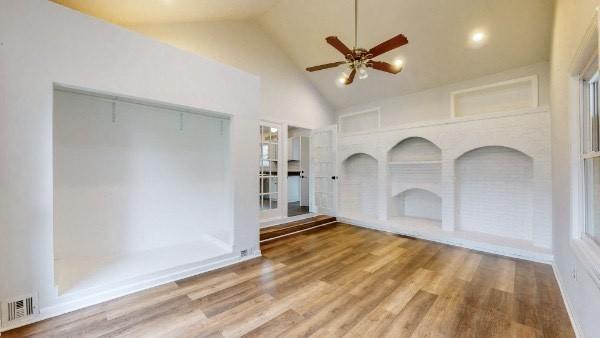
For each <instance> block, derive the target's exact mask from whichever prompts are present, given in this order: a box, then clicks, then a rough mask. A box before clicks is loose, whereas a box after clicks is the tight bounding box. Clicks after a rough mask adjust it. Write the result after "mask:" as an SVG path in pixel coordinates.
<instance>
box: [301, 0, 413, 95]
mask: <svg viewBox="0 0 600 338" xmlns="http://www.w3.org/2000/svg"><path fill="white" fill-rule="evenodd" d="M357 2H358V0H354V48H353V49H350V48H348V47H347V46H346V45H345V44H344V43H343V42H342V41H340V39H338V37H337V36H328V37H327V38H325V41H327V43H328V44H330V45H331V46H332V47H333V48H335V49H337V50H338V51H339V52H340V53H342V54H343V55H344V58H345V61H337V62H331V63H326V64H323V65H319V66H314V67H308V68H306V70H307V71H309V72H315V71H318V70H323V69H328V68H334V67H337V66H340V65H344V64H345V65H347V66H348V71H347V72H344V73H343V75H342V77H341V78H340V80H339V81H340V82H343V83H344V84H345V85H349V84H351V83H352V82H353V81H354V77H355V76H356V73H357V72H358V78H359V79H360V80H362V79H366V78H367V77H368V76H369V73H368V72H367V68H373V69H375V70H379V71H383V72H386V73H391V74H398V73H400V72H401V71H402V62H395V63H394V65H391V64H389V63H387V62H383V61H376V60H373V58H374V57H377V56H379V55H381V54H384V53H387V52H389V51H391V50H393V49H396V48H398V47H401V46H404V45H406V44H407V43H408V39H407V38H406V37H405V36H404V35H403V34H398V35H396V36H394V37H393V38H391V39H389V40H387V41H384V42H382V43H380V44H378V45H377V46H375V47H373V48H371V49H369V50H367V49H364V48H358V47H357V43H356V41H357V35H358V10H357Z"/></svg>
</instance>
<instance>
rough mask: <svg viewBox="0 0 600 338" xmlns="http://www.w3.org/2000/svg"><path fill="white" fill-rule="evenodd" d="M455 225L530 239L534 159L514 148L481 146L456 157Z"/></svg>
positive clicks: (461, 227) (464, 228) (497, 234)
mask: <svg viewBox="0 0 600 338" xmlns="http://www.w3.org/2000/svg"><path fill="white" fill-rule="evenodd" d="M455 171H456V201H455V203H456V220H455V222H456V227H457V228H458V229H462V230H467V231H476V232H484V233H487V234H492V235H496V236H502V237H508V238H516V239H522V240H526V241H531V240H532V239H533V159H532V158H531V157H529V156H527V155H525V154H523V153H520V152H518V151H516V150H514V149H509V148H504V147H483V148H479V149H475V150H473V151H470V152H468V153H466V154H464V155H462V156H461V157H459V158H458V159H457V160H456V168H455Z"/></svg>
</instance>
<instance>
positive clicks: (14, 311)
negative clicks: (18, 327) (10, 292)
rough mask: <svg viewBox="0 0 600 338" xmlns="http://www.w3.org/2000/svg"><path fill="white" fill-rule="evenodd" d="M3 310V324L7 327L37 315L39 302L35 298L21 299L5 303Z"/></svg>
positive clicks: (26, 297)
mask: <svg viewBox="0 0 600 338" xmlns="http://www.w3.org/2000/svg"><path fill="white" fill-rule="evenodd" d="M2 310H3V311H2V312H3V324H4V326H6V325H8V324H10V323H12V322H16V321H21V320H25V319H27V318H28V317H31V316H33V315H34V314H36V311H37V301H36V299H35V297H34V296H25V297H20V298H17V299H13V300H10V301H7V302H5V303H4V307H3V309H2Z"/></svg>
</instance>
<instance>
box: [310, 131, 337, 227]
mask: <svg viewBox="0 0 600 338" xmlns="http://www.w3.org/2000/svg"><path fill="white" fill-rule="evenodd" d="M336 149H337V126H335V125H333V126H329V127H325V128H322V129H315V130H313V131H312V133H311V137H310V167H311V169H310V186H311V188H310V193H311V199H310V202H311V203H310V211H311V212H317V213H321V214H326V215H330V216H335V215H336V208H337V181H338V180H337V162H336Z"/></svg>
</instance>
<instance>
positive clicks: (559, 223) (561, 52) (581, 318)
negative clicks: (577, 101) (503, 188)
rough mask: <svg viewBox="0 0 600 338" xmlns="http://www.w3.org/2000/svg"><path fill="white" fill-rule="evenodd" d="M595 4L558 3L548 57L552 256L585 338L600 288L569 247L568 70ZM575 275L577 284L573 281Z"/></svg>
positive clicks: (591, 0)
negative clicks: (550, 129) (552, 223)
mask: <svg viewBox="0 0 600 338" xmlns="http://www.w3.org/2000/svg"><path fill="white" fill-rule="evenodd" d="M599 4H600V2H599V1H597V0H579V1H570V0H558V1H557V3H556V9H555V22H554V35H553V42H552V56H551V75H552V82H551V96H552V103H551V106H552V188H553V213H552V215H553V218H554V236H553V237H554V257H555V264H556V266H557V267H558V272H559V276H560V279H561V280H562V284H563V285H562V286H563V289H564V291H565V293H566V296H567V299H568V301H569V303H570V304H571V307H572V309H573V311H574V315H575V319H576V322H577V323H578V325H579V326H580V328H581V330H582V331H583V333H584V334H585V336H586V337H596V336H597V335H598V332H600V321H599V320H598V314H599V313H600V289H599V286H598V285H596V284H594V282H593V281H592V279H591V278H590V276H589V275H588V273H587V272H586V269H585V268H584V267H583V265H582V264H581V262H580V261H579V260H578V259H577V258H576V257H575V254H574V252H573V250H572V248H571V246H570V243H569V242H570V238H571V232H570V229H571V224H570V223H571V221H570V217H571V216H570V214H571V210H570V203H571V201H570V175H571V172H570V166H569V163H570V140H569V137H570V136H569V135H570V133H569V128H570V126H569V87H568V85H569V68H570V66H571V64H572V60H573V57H574V53H575V52H576V51H577V47H578V44H579V42H580V41H581V40H582V37H583V36H584V34H585V31H586V29H587V28H588V26H589V25H590V24H592V17H593V16H594V14H595V7H597V6H598V5H599ZM573 270H575V271H576V272H577V277H578V278H577V280H573V279H572V278H571V273H572V271H573Z"/></svg>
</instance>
